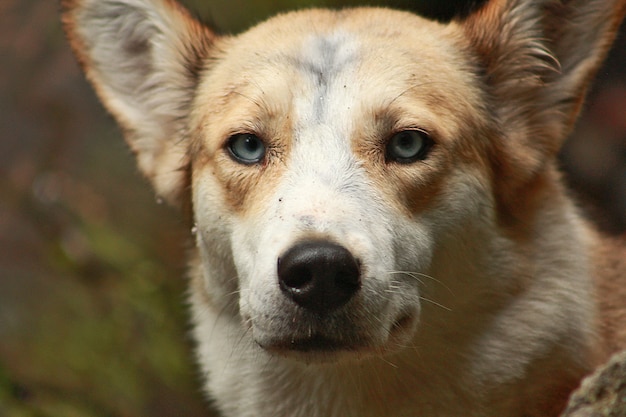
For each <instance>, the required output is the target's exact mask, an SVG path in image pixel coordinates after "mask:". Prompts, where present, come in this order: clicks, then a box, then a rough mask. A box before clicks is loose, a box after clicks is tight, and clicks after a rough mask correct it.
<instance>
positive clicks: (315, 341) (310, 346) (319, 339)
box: [261, 335, 360, 353]
mask: <svg viewBox="0 0 626 417" xmlns="http://www.w3.org/2000/svg"><path fill="white" fill-rule="evenodd" d="M261 347H262V348H264V349H266V350H269V351H275V352H287V351H292V352H302V353H316V352H317V353H333V352H339V351H352V350H358V349H359V347H360V343H354V342H347V341H343V340H337V339H334V338H332V337H327V336H324V335H312V336H310V337H302V338H292V339H288V340H275V341H272V342H270V343H265V344H261Z"/></svg>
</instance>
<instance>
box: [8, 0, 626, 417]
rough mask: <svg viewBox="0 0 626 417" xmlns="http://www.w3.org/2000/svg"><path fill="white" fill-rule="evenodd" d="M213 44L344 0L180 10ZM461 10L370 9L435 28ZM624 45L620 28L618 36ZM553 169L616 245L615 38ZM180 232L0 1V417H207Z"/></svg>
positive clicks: (620, 54)
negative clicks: (208, 26) (216, 31)
mask: <svg viewBox="0 0 626 417" xmlns="http://www.w3.org/2000/svg"><path fill="white" fill-rule="evenodd" d="M184 3H185V4H186V5H188V6H189V7H190V8H191V9H192V10H194V11H195V12H196V13H197V14H198V15H199V16H202V17H203V18H204V20H206V21H212V22H218V27H219V28H220V29H221V30H222V31H224V32H237V31H240V30H243V29H245V28H246V27H249V26H250V25H252V24H254V23H256V22H258V21H260V20H262V19H264V18H266V17H268V16H270V15H272V14H274V13H276V12H278V11H284V10H290V9H294V8H300V7H306V6H313V5H316V6H330V7H342V6H347V5H356V4H363V2H357V1H352V0H300V1H297V0H292V1H289V0H257V1H253V0H247V1H246V0H229V1H228V2H224V1H218V0H212V1H206V0H205V1H203V0H187V1H184ZM466 3H467V2H465V1H461V0H458V1H446V2H442V1H437V0H430V1H429V0H422V1H419V0H414V1H408V0H406V1H401V0H398V1H395V2H393V1H388V2H384V1H369V0H368V1H367V4H379V5H392V6H395V7H399V8H404V9H414V10H418V11H421V12H422V13H425V14H428V15H430V16H434V17H437V18H440V19H447V18H449V17H450V16H452V15H453V14H455V13H458V12H460V11H462V10H464V9H465V8H466V7H467V4H466ZM622 29H624V28H622ZM577 126H578V127H577V130H576V132H575V133H574V134H573V136H572V138H571V140H570V142H569V144H568V147H567V148H566V150H565V151H564V153H563V158H562V160H563V166H564V167H565V168H566V169H567V171H568V181H569V182H570V184H571V186H572V189H573V193H574V194H575V195H576V196H577V197H578V199H579V200H580V201H581V205H582V206H583V207H584V208H585V209H586V210H587V211H588V212H589V213H590V215H591V216H593V217H594V218H595V219H598V222H599V224H600V225H601V227H602V228H603V230H605V231H606V232H609V233H612V234H621V233H623V232H624V230H625V229H626V34H625V33H624V30H622V36H621V37H620V39H619V40H618V44H617V45H616V46H615V48H614V49H613V52H612V54H611V56H610V58H609V60H608V61H607V64H606V66H605V67H604V68H603V69H602V70H601V71H600V74H599V77H598V79H597V81H596V83H595V87H594V90H593V92H592V94H591V96H590V99H589V101H588V104H587V106H586V110H585V113H584V116H583V118H582V119H581V120H580V121H579V123H578V125H577ZM189 235H190V233H189V230H186V229H185V228H184V227H183V226H182V224H181V223H180V222H179V221H178V220H177V215H176V213H175V212H174V210H170V209H168V208H167V207H164V206H163V205H162V204H159V202H158V201H156V200H155V197H154V195H153V194H152V193H151V190H150V187H149V185H148V184H147V182H146V181H144V180H143V179H142V178H141V177H140V176H139V174H138V173H137V171H136V169H135V164H134V161H133V158H132V156H131V154H130V152H129V151H128V150H127V148H126V146H125V144H124V142H123V139H122V136H121V134H120V132H119V130H118V129H117V128H116V127H115V125H114V123H113V121H112V119H111V118H110V117H109V116H107V114H106V113H105V111H104V110H103V108H102V107H101V105H100V104H99V103H98V102H97V100H96V97H95V95H94V93H93V92H92V90H91V89H90V87H89V86H88V85H87V83H86V81H85V80H84V78H83V76H82V75H81V73H80V71H79V69H78V66H77V65H76V62H75V60H74V58H73V56H72V54H71V52H70V50H69V47H68V45H67V43H66V41H65V39H64V37H63V34H62V30H61V26H60V23H59V18H58V4H57V2H56V1H53V0H0V417H5V416H6V417H30V416H42V417H44V416H54V417H59V416H61V417H73V416H76V417H104V416H110V417H140V416H152V417H166V416H187V417H195V416H198V417H199V416H210V415H211V414H210V413H208V414H207V412H206V404H207V403H206V401H205V400H204V399H203V398H202V395H201V393H200V389H199V387H200V383H199V375H198V374H197V373H196V371H195V368H194V365H193V354H192V350H191V348H192V343H191V340H190V338H189V336H188V325H187V317H186V315H187V314H186V306H185V260H184V259H185V256H184V255H185V248H186V245H187V244H188V243H189V237H190V236H189Z"/></svg>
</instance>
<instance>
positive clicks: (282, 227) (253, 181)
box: [191, 10, 492, 356]
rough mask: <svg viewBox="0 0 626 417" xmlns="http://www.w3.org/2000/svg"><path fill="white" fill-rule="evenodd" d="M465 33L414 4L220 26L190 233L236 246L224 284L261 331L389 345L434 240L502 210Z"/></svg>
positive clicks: (321, 343) (403, 338)
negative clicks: (226, 35) (235, 32)
mask: <svg viewBox="0 0 626 417" xmlns="http://www.w3.org/2000/svg"><path fill="white" fill-rule="evenodd" d="M395 39H403V42H401V43H397V42H395V41H394V40H395ZM268 44H271V45H272V47H271V48H267V47H266V46H265V45H268ZM460 48H461V45H459V43H458V41H457V40H456V39H455V38H454V32H452V31H450V30H449V28H447V27H445V26H442V25H440V24H437V23H434V22H430V21H427V20H425V19H422V18H419V17H417V16H414V15H411V14H408V13H401V12H392V11H382V10H380V11H377V12H376V13H372V11H371V10H361V11H356V12H354V11H353V12H351V13H350V14H342V13H337V12H326V11H315V12H311V11H308V12H304V13H296V14H288V15H284V16H280V17H278V18H275V19H273V20H270V21H268V22H266V23H265V24H263V25H261V26H258V27H256V28H254V29H253V30H251V31H249V32H247V33H245V34H243V35H241V36H239V37H237V38H235V39H231V40H228V43H227V46H226V47H224V48H223V49H224V50H225V52H224V54H223V55H221V56H220V59H219V60H217V61H216V62H215V65H214V66H213V67H212V68H211V69H210V71H207V72H206V76H205V78H203V80H202V81H201V83H200V86H199V90H198V95H197V97H196V99H195V104H194V108H195V110H194V114H193V119H192V123H193V124H192V127H191V129H192V132H193V140H194V141H196V142H195V151H194V156H193V162H192V172H193V181H192V190H193V205H194V213H195V221H196V223H197V228H198V235H197V236H198V245H199V247H200V248H201V250H202V251H203V252H204V253H213V252H215V250H216V248H215V246H216V245H224V244H227V245H229V252H230V256H232V260H233V262H234V265H235V267H236V273H235V275H236V277H235V276H232V277H229V279H232V281H233V282H231V283H230V284H231V285H232V292H231V294H230V297H233V298H237V300H236V301H235V300H232V302H235V303H238V305H239V309H240V313H241V317H242V319H243V322H244V326H247V327H249V328H250V329H251V332H252V335H253V338H254V340H255V341H256V342H257V343H258V344H259V345H261V346H262V347H264V348H266V349H269V350H272V351H276V352H280V353H282V354H290V353H292V352H294V353H301V352H303V351H304V352H308V353H309V354H311V353H314V352H325V353H328V352H334V351H348V350H349V351H388V350H393V349H395V348H397V347H399V346H402V345H404V344H406V342H407V340H408V339H409V338H410V337H411V335H412V333H413V331H414V329H415V326H416V323H417V321H418V319H419V317H420V305H421V301H420V297H421V296H423V288H422V287H423V285H422V284H426V285H432V284H433V283H432V282H427V281H429V279H431V278H429V274H430V273H431V271H430V266H431V260H432V257H433V252H434V251H435V250H436V245H437V244H442V242H443V241H444V240H445V236H446V235H454V234H458V232H457V231H455V230H454V229H460V228H467V227H468V223H471V222H475V221H476V219H480V221H483V219H484V218H485V217H486V218H487V219H488V218H489V217H490V216H491V215H492V213H490V212H489V210H486V208H485V207H487V206H492V205H490V204H489V202H488V195H489V193H490V192H489V188H490V186H489V181H490V179H489V178H488V173H486V172H485V167H486V165H487V164H486V161H485V160H483V159H482V157H481V155H483V154H484V152H483V151H482V150H481V149H482V148H484V147H485V146H486V144H487V143H488V140H489V139H488V138H487V137H484V136H481V135H483V134H484V130H481V129H479V127H480V126H483V125H485V116H484V110H483V108H484V103H483V102H482V97H481V93H480V90H479V89H478V88H477V87H476V85H477V83H478V80H477V76H476V75H475V74H474V72H473V67H472V64H471V63H470V62H468V61H467V59H466V58H464V56H463V55H462V54H461V53H460V52H459V50H460ZM485 199H487V201H485ZM216 234H219V235H220V236H224V238H225V239H227V243H225V242H223V241H222V239H221V238H217V239H216V237H215V236H216ZM207 269H209V270H210V269H211V268H210V265H207ZM235 279H236V282H234V281H235ZM219 285H224V284H219ZM308 356H311V355H308Z"/></svg>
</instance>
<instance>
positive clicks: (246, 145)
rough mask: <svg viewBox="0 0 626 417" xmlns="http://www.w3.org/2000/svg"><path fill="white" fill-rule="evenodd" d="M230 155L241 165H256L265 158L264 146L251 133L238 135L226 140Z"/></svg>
mask: <svg viewBox="0 0 626 417" xmlns="http://www.w3.org/2000/svg"><path fill="white" fill-rule="evenodd" d="M226 147H227V149H228V151H229V152H230V155H231V156H232V157H233V158H234V159H235V160H236V161H237V162H241V163H242V164H256V163H258V162H261V161H262V160H263V158H264V157H265V144H264V143H263V141H262V140H261V139H259V137H258V136H256V135H253V134H252V133H240V134H237V135H233V136H231V137H230V139H228V143H227V145H226Z"/></svg>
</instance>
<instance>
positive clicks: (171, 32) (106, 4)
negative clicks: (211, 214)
mask: <svg viewBox="0 0 626 417" xmlns="http://www.w3.org/2000/svg"><path fill="white" fill-rule="evenodd" d="M62 8H63V23H64V27H65V31H66V34H67V36H68V38H69V40H70V43H71V45H72V48H73V49H74V52H75V54H76V56H77V57H78V59H79V62H80V63H81V65H82V67H83V69H84V71H85V73H86V74H87V77H88V79H89V81H91V83H92V84H93V86H94V88H95V90H96V92H97V93H98V95H99V97H100V99H101V100H102V102H103V103H104V105H105V106H106V107H107V109H108V110H109V111H110V112H111V114H112V115H113V116H114V117H115V119H116V120H117V122H118V123H119V125H120V126H121V127H122V129H123V131H124V134H125V137H126V140H127V142H128V143H129V145H130V147H131V149H132V150H133V151H134V152H135V154H136V156H137V160H138V165H139V168H140V170H141V171H142V172H143V173H144V175H146V176H147V177H148V178H149V179H150V180H151V181H152V183H153V185H154V187H155V189H156V192H157V194H158V195H159V196H160V197H162V198H164V199H166V200H167V201H168V202H170V203H172V204H174V205H180V204H183V203H184V202H183V201H181V200H182V196H183V193H184V192H185V191H186V187H187V185H188V184H187V182H188V176H189V174H188V172H186V171H187V170H188V164H189V162H188V155H187V137H186V136H187V134H186V132H185V128H186V123H185V120H186V118H187V116H188V113H189V110H190V109H189V107H190V104H191V101H192V100H193V97H194V91H195V87H196V84H197V82H198V77H199V73H200V72H201V71H202V68H203V65H204V61H205V59H206V58H207V56H208V54H209V52H210V49H211V47H212V45H213V42H214V40H215V35H214V34H213V33H212V32H211V31H210V30H209V29H208V28H206V27H205V26H203V25H201V24H200V23H199V22H197V21H196V20H194V19H193V18H192V17H191V16H190V15H189V13H188V12H187V11H186V10H185V9H183V8H182V6H180V5H179V4H178V3H176V2H175V1H174V0H62Z"/></svg>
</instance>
